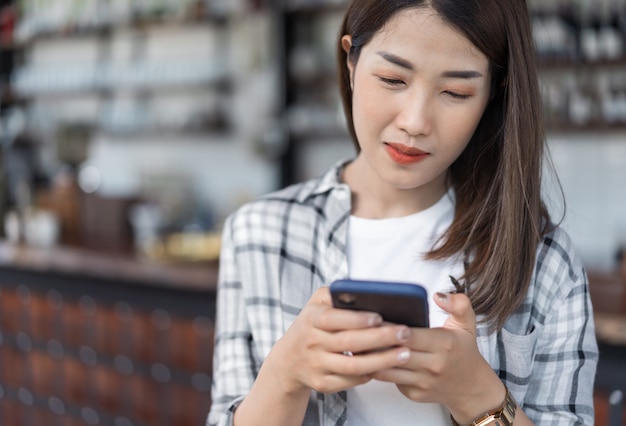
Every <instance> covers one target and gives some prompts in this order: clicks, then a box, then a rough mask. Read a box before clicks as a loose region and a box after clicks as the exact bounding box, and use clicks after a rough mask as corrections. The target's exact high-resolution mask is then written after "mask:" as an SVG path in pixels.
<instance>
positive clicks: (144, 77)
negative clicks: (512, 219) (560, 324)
mask: <svg viewBox="0 0 626 426" xmlns="http://www.w3.org/2000/svg"><path fill="white" fill-rule="evenodd" d="M345 3H346V1H345V0H283V1H280V0H274V1H270V0H91V1H81V0H21V1H20V0H0V423H1V424H6V425H40V424H44V423H45V424H49V425H63V426H65V425H74V424H76V425H83V424H104V425H115V426H122V425H172V424H176V425H181V426H184V425H192V424H203V419H204V417H205V416H206V413H207V411H208V408H209V406H210V395H209V393H210V392H209V389H210V383H211V378H210V375H211V355H212V347H213V346H212V344H213V342H212V338H213V336H212V333H213V316H214V301H215V299H214V297H215V281H216V274H217V262H218V256H219V247H220V237H219V235H220V231H221V225H222V223H223V221H224V219H225V217H226V216H227V215H228V214H229V213H231V212H232V211H233V210H234V209H235V208H237V207H238V206H240V205H241V204H242V203H244V202H246V201H248V200H250V199H252V198H254V197H256V196H258V195H261V194H264V193H267V192H269V191H272V190H275V189H278V188H281V187H283V186H285V185H288V184H291V183H294V182H298V181H302V180H304V179H307V178H310V177H313V176H317V175H319V174H320V173H322V172H323V171H325V170H326V168H327V167H329V166H330V165H331V164H332V163H334V162H335V161H337V160H338V159H340V158H346V157H349V156H352V155H353V152H354V151H353V148H352V144H351V142H350V140H349V138H348V136H347V132H346V128H345V125H344V122H343V115H342V111H341V106H340V100H339V95H338V93H337V84H336V77H335V69H336V68H335V40H336V38H337V35H338V33H337V32H338V28H339V24H340V22H341V16H342V12H343V8H344V6H345ZM528 5H529V8H530V11H531V16H532V29H533V36H534V39H535V45H536V52H537V55H538V59H539V63H540V71H541V74H540V85H541V90H542V96H543V106H544V113H545V120H546V129H547V137H548V144H549V148H550V152H551V157H552V162H553V164H554V167H555V169H556V171H557V173H558V179H557V177H556V176H555V175H554V174H552V173H551V171H550V170H549V169H548V168H547V169H546V173H545V191H546V199H547V200H548V203H549V208H550V210H551V211H552V212H553V214H554V215H555V218H557V219H559V218H561V217H562V218H563V226H564V227H565V229H566V230H567V231H568V232H569V233H570V235H571V237H572V239H573V241H574V244H575V245H576V247H577V248H578V251H579V253H580V254H581V256H582V258H583V261H584V262H585V265H586V267H587V269H588V271H589V275H590V281H591V290H592V297H593V300H594V305H595V308H596V311H597V312H596V313H597V322H598V330H599V332H598V333H599V339H600V340H601V341H602V342H603V345H604V346H603V354H606V355H605V356H604V357H603V360H604V359H606V360H607V361H605V364H606V365H607V366H610V367H611V369H614V370H612V373H611V374H606V375H604V373H603V372H604V371H605V370H604V369H603V370H601V371H600V372H599V379H600V380H599V382H598V383H599V385H598V395H599V397H598V404H599V405H598V407H600V409H601V411H600V416H599V422H598V423H597V424H608V423H606V422H608V421H609V417H610V412H611V411H610V410H611V407H612V406H611V405H610V404H609V403H608V401H609V399H608V395H609V393H610V392H612V391H614V390H616V389H623V388H624V387H626V378H625V376H626V365H622V364H623V363H622V364H620V362H617V364H611V363H610V362H611V361H610V360H611V359H612V358H611V357H612V356H613V354H615V357H616V358H615V359H619V358H620V357H621V356H623V355H624V353H623V351H624V347H625V345H626V320H624V318H625V316H626V314H625V312H626V290H625V286H626V284H625V281H626V278H625V277H626V260H625V259H624V256H623V255H622V253H623V250H624V248H626V0H533V1H529V2H528ZM559 179H560V180H559ZM559 184H560V186H559ZM560 188H562V189H563V195H564V196H565V201H566V203H565V205H564V204H563V203H562V202H561V194H560ZM620 265H622V266H620ZM620 267H621V268H622V269H620ZM615 368H616V370H615ZM604 396H607V398H605V397H604ZM614 405H615V404H614ZM620 421H621V420H620ZM617 424H622V423H617ZM624 424H626V423H624Z"/></svg>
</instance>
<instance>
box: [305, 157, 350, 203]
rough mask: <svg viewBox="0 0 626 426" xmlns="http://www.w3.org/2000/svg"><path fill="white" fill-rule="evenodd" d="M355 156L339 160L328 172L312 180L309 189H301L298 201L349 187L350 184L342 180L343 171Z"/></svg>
mask: <svg viewBox="0 0 626 426" xmlns="http://www.w3.org/2000/svg"><path fill="white" fill-rule="evenodd" d="M352 160H353V158H344V159H341V160H339V161H337V162H336V163H335V164H334V165H333V166H332V167H331V168H330V169H328V171H327V172H326V173H324V174H323V175H321V176H320V177H319V178H318V179H315V180H313V181H312V183H311V186H310V190H309V191H301V192H300V194H298V201H301V202H302V201H304V200H306V199H307V198H309V197H312V196H316V195H320V194H324V193H326V192H330V191H332V190H334V189H338V188H346V189H348V185H347V184H345V183H343V182H341V172H342V171H343V169H344V167H345V166H346V165H347V164H348V163H349V162H351V161H352Z"/></svg>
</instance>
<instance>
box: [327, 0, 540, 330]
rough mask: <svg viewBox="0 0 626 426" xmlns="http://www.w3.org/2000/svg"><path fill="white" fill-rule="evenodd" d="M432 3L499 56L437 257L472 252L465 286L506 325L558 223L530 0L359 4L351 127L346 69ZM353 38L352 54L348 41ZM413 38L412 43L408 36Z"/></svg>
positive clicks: (353, 25) (349, 20)
mask: <svg viewBox="0 0 626 426" xmlns="http://www.w3.org/2000/svg"><path fill="white" fill-rule="evenodd" d="M416 7H430V8H432V9H433V10H434V11H435V12H436V13H437V14H438V15H440V16H441V18H442V19H443V20H444V21H445V22H447V23H448V24H450V25H452V26H453V27H454V28H456V29H457V30H458V31H460V33H461V34H463V35H465V37H467V39H469V40H470V41H471V42H472V43H473V44H474V45H475V46H476V47H477V48H478V49H480V50H481V51H482V52H483V54H484V55H485V56H486V57H487V58H488V59H489V62H490V71H491V80H492V81H491V98H490V102H489V104H488V105H487V107H486V109H485V112H484V114H483V116H482V118H481V121H480V123H479V125H478V127H477V129H476V131H475V133H474V135H473V136H472V138H471V140H470V142H469V144H468V146H467V148H466V149H465V150H464V151H463V153H462V154H461V155H460V156H459V158H458V159H457V160H456V161H455V162H454V164H452V166H451V167H450V170H449V174H448V181H449V184H450V185H451V186H452V187H453V188H454V190H455V194H456V209H455V215H454V220H453V222H452V225H451V226H450V228H449V229H448V231H447V232H446V234H445V235H444V236H443V238H442V240H441V244H439V245H438V246H437V248H436V249H434V250H433V251H431V252H430V253H429V256H428V257H429V258H431V259H441V258H445V257H448V256H454V255H458V254H463V253H464V254H466V255H467V265H466V270H465V275H464V276H463V277H462V278H463V279H464V280H465V282H467V283H471V285H470V287H469V295H470V298H471V300H472V305H473V307H474V310H475V311H476V313H477V314H479V315H484V320H485V321H487V322H489V324H490V325H491V326H492V327H495V328H498V329H499V328H501V327H502V325H503V324H504V322H505V321H506V319H507V318H508V317H509V316H510V315H511V313H512V312H513V311H514V310H515V309H516V308H517V307H518V306H519V305H520V303H521V302H522V300H523V299H524V297H525V295H526V292H527V290H528V286H529V284H530V280H531V277H532V274H533V269H534V264H535V256H536V250H537V245H538V243H539V241H540V239H541V238H542V237H543V236H544V235H545V234H546V233H547V232H549V230H550V228H551V227H552V224H551V221H550V218H549V215H548V212H547V210H546V208H545V206H544V204H543V202H542V200H541V180H542V178H541V172H542V159H543V155H544V143H545V138H544V130H543V118H542V111H541V101H540V99H541V98H540V94H539V84H538V80H537V66H536V62H535V55H534V50H533V40H532V35H531V30H530V20H529V16H528V9H527V5H526V2H525V1H524V0H507V1H502V0H384V1H381V0H353V1H352V2H351V3H350V5H349V6H348V9H347V11H346V14H345V16H344V20H343V24H342V27H341V31H340V34H339V41H338V45H337V52H338V68H339V85H340V92H341V96H342V101H343V106H344V112H345V116H346V119H347V125H348V129H349V132H350V135H351V136H352V139H353V142H354V143H355V146H356V148H357V151H358V150H359V145H358V141H357V138H356V133H355V130H354V124H353V120H352V90H351V88H350V74H349V71H348V68H347V66H346V64H347V61H348V60H350V61H351V62H352V63H353V64H355V65H356V63H357V61H358V59H359V54H360V52H361V49H362V47H363V46H364V45H366V44H367V43H368V42H369V41H370V40H371V39H372V37H373V36H374V34H375V33H376V32H378V31H380V30H381V29H383V27H384V25H385V23H386V22H388V21H389V19H390V18H391V17H392V16H393V15H394V14H396V13H398V12H400V11H401V10H404V9H407V8H416ZM345 34H349V35H350V36H351V37H352V47H351V49H350V52H349V54H347V53H346V52H345V51H344V50H343V48H342V45H341V36H343V35H345ZM407 42H410V41H408V40H407Z"/></svg>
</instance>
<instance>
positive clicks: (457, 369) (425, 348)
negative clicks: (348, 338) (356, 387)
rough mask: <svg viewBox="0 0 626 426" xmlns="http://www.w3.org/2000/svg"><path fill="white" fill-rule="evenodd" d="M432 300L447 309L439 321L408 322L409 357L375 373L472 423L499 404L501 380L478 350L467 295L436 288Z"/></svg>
mask: <svg viewBox="0 0 626 426" xmlns="http://www.w3.org/2000/svg"><path fill="white" fill-rule="evenodd" d="M435 301H436V303H437V304H438V305H439V306H440V307H441V308H442V309H443V310H445V311H446V312H448V313H449V314H450V316H449V317H448V319H447V320H446V322H445V324H444V325H443V327H438V328H412V329H411V337H410V338H409V342H408V344H407V346H408V347H409V348H410V349H411V357H410V359H409V361H408V362H407V363H405V364H404V365H402V366H401V367H397V368H393V369H388V370H383V371H380V372H378V373H376V374H375V375H374V378H376V379H378V380H382V381H386V382H393V383H396V385H397V387H398V389H399V390H400V392H402V393H403V394H404V395H405V396H406V397H407V398H409V399H411V400H413V401H418V402H438V403H442V404H444V405H446V406H447V408H448V409H449V410H450V412H451V414H452V415H453V416H454V418H455V419H456V420H457V422H459V423H461V424H463V423H470V422H471V421H472V420H473V419H474V418H475V417H476V416H477V415H479V414H481V413H483V412H485V411H488V410H491V409H494V408H496V407H498V406H499V405H500V404H502V401H503V400H504V396H505V389H504V385H503V384H502V382H501V381H500V379H499V378H498V376H497V375H496V374H495V373H494V371H493V370H492V368H491V367H490V366H489V364H488V363H487V361H486V360H485V359H484V358H483V357H482V355H481V354H480V352H479V351H478V345H477V343H476V315H475V313H474V310H473V309H472V306H471V303H470V300H469V298H468V297H467V296H466V295H464V294H442V293H437V294H436V295H435Z"/></svg>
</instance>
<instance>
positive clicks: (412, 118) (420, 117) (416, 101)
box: [396, 92, 433, 136]
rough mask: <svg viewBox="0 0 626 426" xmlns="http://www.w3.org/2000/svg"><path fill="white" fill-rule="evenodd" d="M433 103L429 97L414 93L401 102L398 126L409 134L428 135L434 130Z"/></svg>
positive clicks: (397, 118)
mask: <svg viewBox="0 0 626 426" xmlns="http://www.w3.org/2000/svg"><path fill="white" fill-rule="evenodd" d="M432 106H433V105H432V104H431V103H430V102H429V101H428V97H427V96H425V95H423V94H419V93H417V94H416V93H414V92H413V93H412V94H408V93H407V96H406V97H405V98H404V99H402V100H401V101H400V103H399V108H398V114H397V116H396V126H397V127H398V128H399V129H400V130H403V131H405V132H406V133H407V134H408V135H409V136H420V135H428V134H430V132H431V130H432V117H431V114H432Z"/></svg>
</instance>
